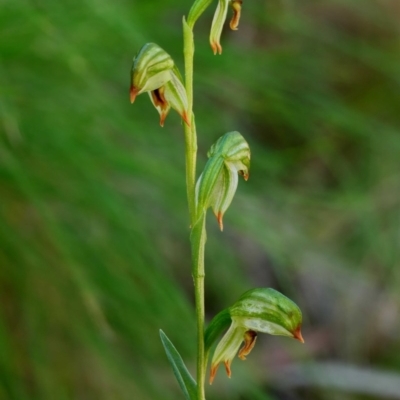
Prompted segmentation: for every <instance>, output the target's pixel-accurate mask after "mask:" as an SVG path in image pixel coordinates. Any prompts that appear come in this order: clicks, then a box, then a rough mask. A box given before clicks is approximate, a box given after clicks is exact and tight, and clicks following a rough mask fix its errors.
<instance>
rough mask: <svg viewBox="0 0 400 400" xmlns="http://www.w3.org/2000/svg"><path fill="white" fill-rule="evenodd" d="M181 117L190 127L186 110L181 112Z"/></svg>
mask: <svg viewBox="0 0 400 400" xmlns="http://www.w3.org/2000/svg"><path fill="white" fill-rule="evenodd" d="M182 119H183V120H184V121H185V123H186V125H187V126H188V127H189V128H190V125H191V124H190V120H189V116H188V115H187V112H186V111H184V112H183V113H182Z"/></svg>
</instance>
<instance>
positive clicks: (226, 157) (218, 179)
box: [196, 132, 250, 231]
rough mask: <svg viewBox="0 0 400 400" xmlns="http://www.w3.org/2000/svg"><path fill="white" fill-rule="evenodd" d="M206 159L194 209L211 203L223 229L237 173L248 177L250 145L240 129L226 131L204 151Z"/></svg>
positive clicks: (200, 209)
mask: <svg viewBox="0 0 400 400" xmlns="http://www.w3.org/2000/svg"><path fill="white" fill-rule="evenodd" d="M207 155H208V157H209V160H208V162H207V164H206V166H205V168H204V171H203V173H202V174H201V175H200V178H199V179H198V181H197V184H196V206H197V213H198V215H201V213H203V212H205V210H207V208H208V207H211V208H212V210H213V212H214V214H215V216H216V218H217V221H218V224H219V227H220V229H221V231H222V230H223V223H222V218H223V216H224V214H225V211H226V210H227V209H228V207H229V205H230V204H231V202H232V199H233V196H234V195H235V192H236V188H237V185H238V173H239V174H240V175H242V176H243V178H244V179H245V180H246V181H247V179H248V177H249V168H250V148H249V145H248V143H247V142H246V140H245V139H244V138H243V136H242V135H241V134H240V133H239V132H229V133H226V134H225V135H223V136H222V137H220V138H219V139H218V141H217V142H216V143H215V144H214V145H213V146H212V147H211V149H210V151H209V152H208V153H207Z"/></svg>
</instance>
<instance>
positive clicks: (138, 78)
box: [130, 43, 190, 126]
mask: <svg viewBox="0 0 400 400" xmlns="http://www.w3.org/2000/svg"><path fill="white" fill-rule="evenodd" d="M144 92H148V93H149V95H150V100H151V102H152V103H153V105H154V107H155V108H156V110H157V111H158V113H159V114H160V125H161V126H164V121H165V118H166V117H167V115H168V112H169V110H170V109H171V108H173V109H174V110H175V111H177V112H178V114H179V115H180V116H181V117H182V119H183V120H184V121H185V122H186V124H187V125H188V126H190V121H189V118H188V114H187V109H188V101H187V97H186V90H185V87H184V86H183V83H182V78H181V75H180V73H179V70H178V68H177V67H176V66H175V64H174V61H173V59H172V58H171V56H170V55H169V54H168V53H167V52H165V51H164V50H163V49H162V48H161V47H160V46H158V45H157V44H155V43H147V44H145V45H144V46H143V47H142V48H141V49H140V50H139V52H138V53H137V55H136V56H135V57H134V59H133V65H132V69H131V86H130V100H131V103H133V102H134V101H135V99H136V96H137V95H139V94H141V93H144Z"/></svg>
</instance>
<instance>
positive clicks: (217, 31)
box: [210, 0, 242, 54]
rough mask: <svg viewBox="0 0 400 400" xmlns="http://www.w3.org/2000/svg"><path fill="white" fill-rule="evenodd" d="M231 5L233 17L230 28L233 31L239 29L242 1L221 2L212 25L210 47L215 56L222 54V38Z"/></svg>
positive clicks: (227, 0) (228, 0)
mask: <svg viewBox="0 0 400 400" xmlns="http://www.w3.org/2000/svg"><path fill="white" fill-rule="evenodd" d="M229 5H230V6H231V7H232V9H233V17H232V20H231V22H230V28H231V29H232V30H237V27H238V25H239V20H240V12H241V8H242V7H241V6H242V0H219V1H218V6H217V9H216V10H215V14H214V18H213V21H212V24H211V32H210V45H211V48H212V50H213V52H214V54H217V52H218V54H221V53H222V46H221V43H220V38H221V33H222V29H223V27H224V23H225V20H226V15H227V13H228V6H229Z"/></svg>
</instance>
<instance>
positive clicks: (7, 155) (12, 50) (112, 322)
mask: <svg viewBox="0 0 400 400" xmlns="http://www.w3.org/2000/svg"><path fill="white" fill-rule="evenodd" d="M190 5H191V1H188V0H186V1H183V0H168V1H161V0H157V1H156V0H153V1H138V0H129V1H128V0H118V1H106V0H81V1H77V0H70V1H53V0H1V1H0V399H1V400H3V399H4V400H28V399H29V400H67V399H76V400H91V399H93V400H94V399H96V400H106V399H107V400H111V399H113V400H114V399H117V400H125V399H130V400H132V399H134V400H159V399H160V400H175V399H181V398H182V397H181V394H180V391H179V388H178V385H177V384H176V382H175V379H174V377H173V374H172V372H171V370H170V369H169V365H168V362H167V359H166V357H165V354H164V351H163V349H162V346H161V343H160V340H159V336H158V330H159V329H160V328H162V329H163V330H164V331H165V332H166V333H167V335H168V336H169V337H170V338H171V340H172V341H173V342H174V343H175V345H176V346H177V348H178V349H179V351H180V352H181V354H182V356H183V358H184V359H185V361H186V362H187V365H188V367H189V368H190V369H191V370H192V371H193V370H194V358H195V319H194V306H193V290H192V289H193V288H192V278H191V275H190V253H189V242H188V234H189V229H188V213H187V209H186V194H185V186H184V182H185V180H184V156H183V152H184V143H183V134H182V127H181V123H180V120H179V117H178V116H177V115H176V113H173V112H171V114H170V115H169V116H168V118H167V121H166V124H165V127H164V128H160V127H159V124H158V115H157V112H156V111H155V110H154V108H153V107H152V105H151V103H150V101H149V99H148V96H147V95H143V96H140V97H138V99H137V100H136V102H135V104H134V105H133V106H131V105H130V103H129V95H128V89H129V72H130V67H131V61H132V57H133V55H134V54H135V53H136V51H137V50H138V49H139V48H140V47H141V46H142V45H143V44H144V43H146V42H156V43H158V44H159V45H160V46H162V47H163V48H165V49H166V50H167V51H168V52H169V53H170V54H171V55H172V56H173V57H174V59H175V61H176V64H177V65H178V66H179V67H180V68H182V39H181V20H182V15H184V14H187V12H188V10H189V7H190ZM215 7H216V2H214V3H213V4H212V5H211V6H210V8H209V9H208V10H207V11H206V13H205V14H204V16H203V17H202V18H201V20H199V22H198V24H197V25H196V29H195V34H196V37H195V39H196V59H195V112H196V117H197V125H198V136H199V160H198V167H199V171H200V170H201V169H202V168H203V166H204V164H205V161H206V152H207V150H208V148H209V147H210V145H211V144H212V143H213V142H214V141H215V140H216V139H217V138H218V137H219V136H221V135H222V134H223V133H225V132H228V131H231V130H239V131H240V132H242V134H243V135H245V137H246V138H247V140H248V141H249V143H250V146H251V149H252V166H251V177H250V179H249V181H248V182H247V183H244V182H243V181H241V182H240V184H239V188H238V191H237V195H236V197H235V199H234V201H233V203H232V205H231V207H230V209H229V210H228V212H227V214H226V216H225V221H224V222H225V231H224V232H223V233H220V232H219V231H218V229H217V224H216V222H215V220H214V219H213V218H212V217H211V216H210V217H209V219H208V243H207V254H206V303H207V304H206V306H207V318H208V319H210V318H212V316H213V315H215V313H217V312H218V311H219V310H221V309H222V308H225V307H227V306H229V305H230V304H232V302H234V301H235V300H236V299H237V298H238V296H240V295H241V294H242V293H243V292H244V291H245V290H247V289H249V288H252V287H260V286H266V287H274V288H275V289H277V290H280V291H281V292H283V293H285V294H286V295H288V296H289V297H290V298H292V299H293V300H294V301H296V303H297V304H299V305H300V307H301V308H302V310H303V313H304V326H303V335H304V337H305V340H306V343H305V344H304V345H301V344H300V343H298V342H296V341H293V340H290V339H287V338H281V337H271V336H267V335H260V337H259V338H258V343H257V345H256V347H255V350H254V351H253V352H252V354H251V355H250V356H249V357H248V360H247V361H246V362H241V361H240V360H235V361H234V362H233V365H232V370H233V378H232V379H231V380H229V379H228V378H227V377H226V376H225V373H224V371H223V368H221V370H220V371H219V373H218V375H217V378H216V380H215V381H214V384H213V386H211V387H208V388H207V398H208V399H210V400H213V399H214V400H216V399H218V400H225V399H226V400H227V399H229V400H300V399H311V400H313V399H315V400H320V399H321V400H333V399H335V400H361V399H400V335H399V332H400V320H399V312H400V289H399V288H400V261H399V259H400V2H399V1H398V0H362V1H360V0H319V1H317V0H302V1H295V0H256V1H254V0H253V1H247V0H245V1H244V4H243V14H242V20H241V24H240V27H239V30H238V31H237V32H232V31H229V29H226V30H225V31H224V33H223V38H222V45H223V54H222V55H221V56H214V55H213V54H212V52H211V49H210V47H209V44H208V34H209V29H210V24H211V20H212V15H213V12H214V10H215Z"/></svg>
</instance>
